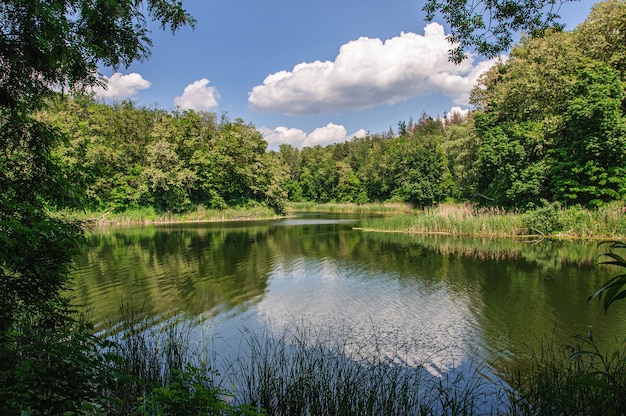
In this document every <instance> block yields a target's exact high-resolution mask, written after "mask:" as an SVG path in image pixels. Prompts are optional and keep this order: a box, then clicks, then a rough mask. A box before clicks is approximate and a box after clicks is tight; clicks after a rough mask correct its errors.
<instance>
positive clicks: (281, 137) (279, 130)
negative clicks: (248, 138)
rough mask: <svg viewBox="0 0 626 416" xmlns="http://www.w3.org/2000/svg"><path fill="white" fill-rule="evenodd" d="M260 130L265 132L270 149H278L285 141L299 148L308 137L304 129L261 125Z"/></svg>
mask: <svg viewBox="0 0 626 416" xmlns="http://www.w3.org/2000/svg"><path fill="white" fill-rule="evenodd" d="M259 131H260V132H261V134H263V138H264V139H265V141H266V142H267V144H268V148H270V149H278V147H279V146H280V145H281V144H283V143H288V144H290V145H292V146H294V147H298V148H299V147H302V143H303V142H304V140H305V139H306V133H305V132H303V131H302V130H300V129H294V128H288V127H283V126H280V127H276V128H275V129H269V128H267V127H261V128H260V129H259Z"/></svg>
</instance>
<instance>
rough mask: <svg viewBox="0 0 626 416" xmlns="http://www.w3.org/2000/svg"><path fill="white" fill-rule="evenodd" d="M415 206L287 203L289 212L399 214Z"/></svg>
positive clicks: (388, 203)
mask: <svg viewBox="0 0 626 416" xmlns="http://www.w3.org/2000/svg"><path fill="white" fill-rule="evenodd" d="M412 210H413V208H412V207H411V205H409V204H405V203H399V202H387V203H380V204H377V203H369V204H354V203H348V202H343V203H324V204H320V203H316V202H290V203H288V204H287V212H290V213H294V212H333V213H342V212H344V213H366V214H367V213H369V214H398V213H405V212H411V211H412Z"/></svg>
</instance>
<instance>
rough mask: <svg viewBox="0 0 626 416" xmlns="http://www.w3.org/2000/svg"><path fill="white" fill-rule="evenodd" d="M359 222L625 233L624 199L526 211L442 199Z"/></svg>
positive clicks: (572, 234) (394, 227) (532, 232)
mask: <svg viewBox="0 0 626 416" xmlns="http://www.w3.org/2000/svg"><path fill="white" fill-rule="evenodd" d="M361 224H362V229H363V230H365V231H387V232H406V233H423V234H449V235H468V236H469V235H471V236H488V237H525V238H528V237H532V238H548V237H552V238H589V239H591V238H596V239H616V238H623V237H625V236H626V214H624V212H623V204H612V205H607V206H604V207H601V208H599V209H597V210H588V209H584V208H581V207H579V206H576V207H568V208H563V207H561V206H560V205H558V204H548V205H547V206H545V207H542V208H538V209H536V210H534V211H527V212H524V213H520V212H512V211H505V210H500V209H493V208H478V207H475V206H473V205H470V204H440V205H438V206H437V207H433V208H431V209H428V210H425V211H414V212H411V213H407V214H402V215H392V216H385V217H381V218H372V219H367V220H364V221H362V223H361Z"/></svg>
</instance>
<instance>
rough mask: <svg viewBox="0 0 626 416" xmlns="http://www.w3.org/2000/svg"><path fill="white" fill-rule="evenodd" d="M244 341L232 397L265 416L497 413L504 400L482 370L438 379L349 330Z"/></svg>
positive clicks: (292, 332)
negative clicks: (357, 338) (361, 341)
mask: <svg viewBox="0 0 626 416" xmlns="http://www.w3.org/2000/svg"><path fill="white" fill-rule="evenodd" d="M245 339H246V340H247V346H246V348H245V350H246V351H249V355H248V356H245V357H240V359H238V360H237V361H236V362H235V363H234V365H233V366H232V367H231V369H230V372H231V374H232V375H233V377H234V379H235V384H236V385H238V386H239V390H238V391H237V397H238V398H239V399H240V400H243V402H245V403H253V404H255V405H256V406H258V407H260V408H263V409H265V410H266V411H267V413H268V414H269V415H390V416H393V415H442V414H446V415H474V414H496V413H497V412H498V411H499V410H500V409H501V408H502V407H503V404H504V400H505V399H506V398H505V396H504V395H503V393H502V391H501V390H499V389H498V388H497V387H496V386H495V385H494V384H493V383H491V382H489V380H488V379H487V378H484V377H482V376H481V374H480V370H481V369H482V366H476V367H474V368H472V369H469V371H464V372H460V373H457V374H454V373H453V372H450V373H444V374H443V375H442V377H436V376H433V375H432V374H431V373H429V372H428V371H427V370H426V369H425V368H424V367H423V366H408V365H405V364H403V363H402V362H399V361H398V360H396V359H394V357H390V356H388V355H385V354H383V353H382V352H380V351H378V350H376V352H375V353H374V354H372V353H371V348H370V347H371V345H368V346H364V345H361V346H359V345H355V343H354V342H353V341H352V340H351V338H350V336H349V333H348V334H347V335H346V334H345V333H337V332H334V331H333V330H329V331H328V332H325V333H320V332H316V331H315V330H313V329H311V328H310V327H307V326H304V327H302V326H296V327H295V328H291V329H289V328H286V329H285V330H284V331H283V332H282V334H281V335H280V336H279V337H277V338H274V337H272V336H271V334H270V332H266V333H265V334H263V335H262V336H258V335H255V334H252V333H246V337H245ZM374 342H375V341H374ZM400 361H401V360H400Z"/></svg>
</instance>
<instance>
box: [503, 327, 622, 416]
mask: <svg viewBox="0 0 626 416" xmlns="http://www.w3.org/2000/svg"><path fill="white" fill-rule="evenodd" d="M578 339H581V338H578ZM594 345H595V343H594ZM579 351H581V345H557V344H555V343H554V342H547V343H544V344H543V345H542V346H541V347H540V348H539V349H537V350H534V351H532V352H531V355H530V358H528V359H522V360H518V361H514V362H512V363H510V364H509V365H508V369H507V370H506V371H504V372H503V375H504V377H505V379H506V381H507V382H508V383H509V384H510V386H511V388H510V389H509V390H508V395H509V400H510V411H509V413H510V414H515V415H546V416H547V415H590V416H593V415H598V416H600V415H623V414H626V395H625V394H624V387H625V386H626V384H625V383H626V346H625V345H624V344H622V345H621V346H620V347H618V348H616V349H614V350H612V351H611V352H608V353H604V354H603V359H601V360H600V359H597V358H598V357H595V358H594V357H591V356H588V355H584V354H579V353H578V352H579ZM589 374H593V375H594V376H599V375H601V374H602V375H604V376H605V377H607V378H610V379H612V380H613V381H615V382H616V383H618V384H619V385H621V389H619V388H618V389H605V388H599V385H600V384H596V385H593V384H587V385H585V384H584V383H581V379H582V378H584V377H587V376H588V375H589Z"/></svg>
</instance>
